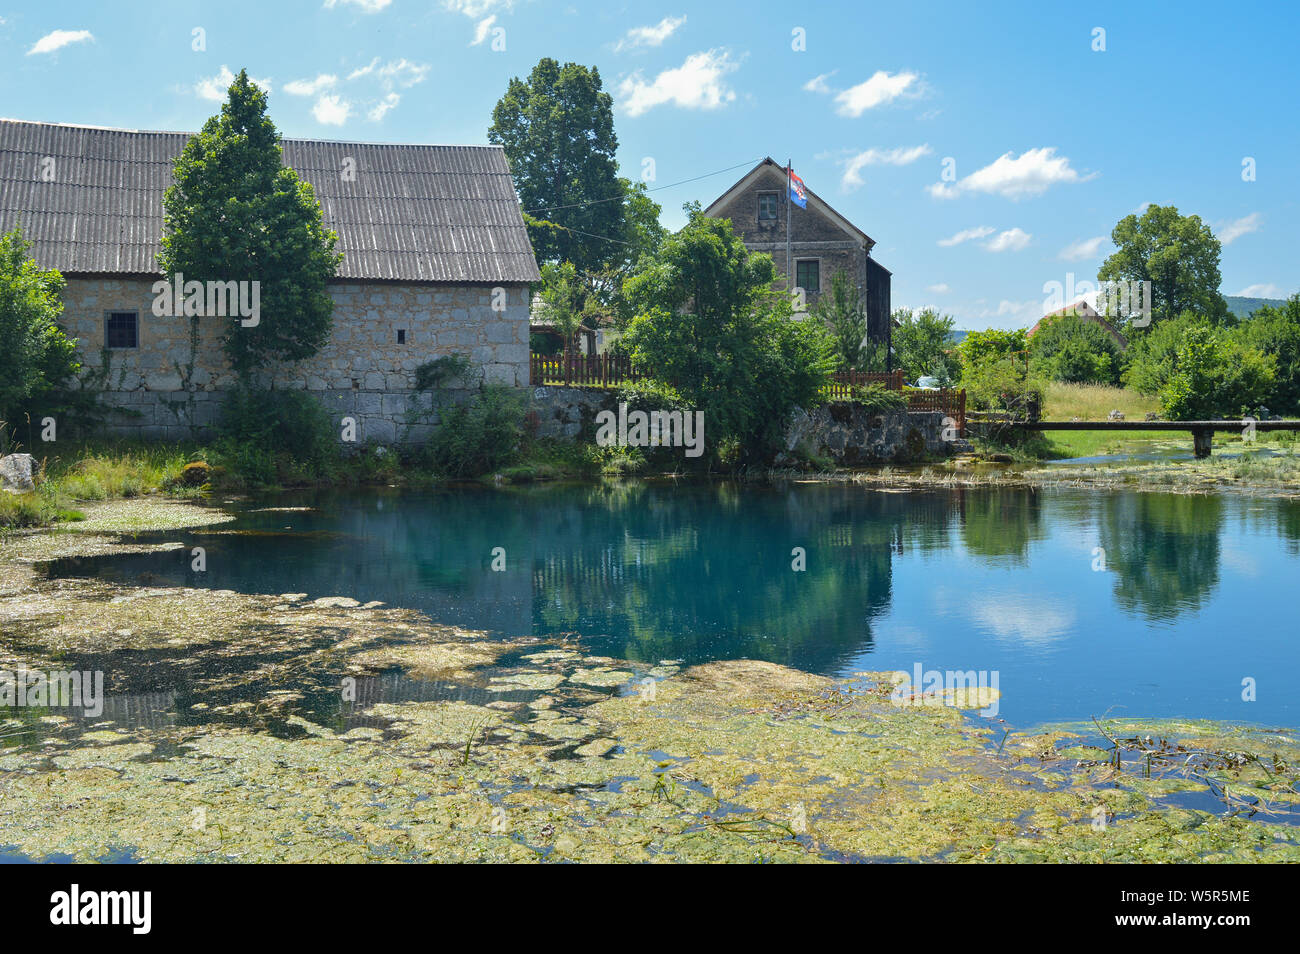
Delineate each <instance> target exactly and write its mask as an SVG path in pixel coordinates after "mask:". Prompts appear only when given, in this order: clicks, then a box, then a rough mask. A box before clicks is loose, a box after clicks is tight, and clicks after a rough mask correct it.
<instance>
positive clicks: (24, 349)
mask: <svg viewBox="0 0 1300 954" xmlns="http://www.w3.org/2000/svg"><path fill="white" fill-rule="evenodd" d="M30 248H31V243H30V242H27V241H26V240H24V239H23V235H22V230H21V229H20V228H19V227H18V226H14V229H13V231H11V232H9V233H8V234H6V235H4V236H0V422H8V423H9V424H13V423H14V422H15V421H16V420H17V418H18V416H19V414H20V413H21V412H22V410H23V409H24V408H26V407H28V406H30V405H31V403H32V402H33V401H35V400H39V399H42V398H45V397H48V396H50V395H51V394H52V393H54V392H57V391H59V390H61V389H62V388H64V387H65V386H66V384H67V383H68V382H69V380H70V379H71V378H73V377H75V375H76V374H77V372H78V371H80V370H81V365H80V363H79V362H78V361H77V356H76V346H77V342H76V339H73V338H69V337H68V336H67V335H66V334H64V332H63V329H62V328H60V327H59V324H58V322H59V318H60V316H61V315H62V314H63V299H62V297H61V295H62V292H63V287H64V281H63V276H62V275H60V274H59V273H58V272H57V271H55V270H54V269H49V270H45V269H42V268H41V267H40V266H39V265H37V264H36V262H34V261H33V260H32V259H31V258H30V257H29V256H28V254H27V253H28V250H29V249H30ZM53 409H54V408H52V407H51V408H49V410H53Z"/></svg>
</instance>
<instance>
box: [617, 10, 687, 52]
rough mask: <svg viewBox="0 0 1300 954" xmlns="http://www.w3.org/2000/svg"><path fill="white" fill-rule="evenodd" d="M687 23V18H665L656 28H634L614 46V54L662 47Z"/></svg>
mask: <svg viewBox="0 0 1300 954" xmlns="http://www.w3.org/2000/svg"><path fill="white" fill-rule="evenodd" d="M685 22H686V17H685V16H680V17H664V18H663V19H662V20H660V21H659V22H658V23H656V24H655V25H654V26H639V27H633V28H632V29H630V30H628V31H627V33H625V34H624V35H623V38H622V39H621V40H619V41H618V42H617V43H615V44H614V52H615V53H620V52H622V51H623V50H632V49H636V48H637V47H645V46H662V45H663V42H664V40H666V39H668V38H669V37H670V36H672V35H673V34H674V33H676V32H677V28H678V27H680V26H681V25H682V24H683V23H685Z"/></svg>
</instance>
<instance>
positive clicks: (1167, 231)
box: [1097, 205, 1228, 322]
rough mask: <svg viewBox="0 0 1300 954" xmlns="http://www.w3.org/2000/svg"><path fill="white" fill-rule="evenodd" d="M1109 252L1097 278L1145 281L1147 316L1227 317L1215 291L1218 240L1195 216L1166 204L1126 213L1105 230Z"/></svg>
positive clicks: (1161, 317)
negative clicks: (1147, 285)
mask: <svg viewBox="0 0 1300 954" xmlns="http://www.w3.org/2000/svg"><path fill="white" fill-rule="evenodd" d="M1110 237H1111V241H1113V242H1114V243H1115V251H1114V252H1113V253H1111V255H1110V257H1109V258H1107V259H1106V261H1105V262H1103V263H1102V266H1101V268H1100V269H1099V270H1098V272H1097V280H1098V281H1137V282H1147V281H1149V282H1150V283H1151V315H1152V318H1153V319H1167V318H1172V317H1174V316H1175V315H1179V314H1181V313H1182V312H1184V311H1195V312H1197V313H1199V314H1202V315H1205V316H1206V317H1208V318H1211V319H1213V320H1214V321H1216V322H1218V321H1223V320H1224V319H1225V318H1226V317H1227V315H1228V306H1227V303H1226V302H1225V301H1224V300H1223V296H1222V295H1220V294H1219V282H1220V275H1219V250H1220V246H1219V240H1218V239H1217V238H1215V237H1214V233H1213V232H1212V231H1211V230H1210V227H1209V226H1208V225H1206V224H1205V223H1204V222H1202V221H1201V219H1200V216H1196V215H1180V214H1179V213H1178V209H1177V208H1175V207H1174V206H1172V205H1167V206H1161V205H1151V206H1148V207H1147V209H1146V211H1145V212H1143V213H1142V215H1141V216H1140V217H1139V216H1138V215H1126V216H1125V217H1124V218H1122V219H1120V220H1119V222H1118V224H1116V226H1115V228H1114V229H1112V230H1111V233H1110Z"/></svg>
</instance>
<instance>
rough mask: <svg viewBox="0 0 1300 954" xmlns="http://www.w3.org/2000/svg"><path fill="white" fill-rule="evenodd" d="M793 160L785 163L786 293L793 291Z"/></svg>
mask: <svg viewBox="0 0 1300 954" xmlns="http://www.w3.org/2000/svg"><path fill="white" fill-rule="evenodd" d="M793 161H794V160H792V159H787V160H786V161H785V287H786V290H787V291H791V292H793V291H794V271H793V269H794V262H793V261H792V260H791V253H790V204H791V199H790V186H791V182H790V175H791V173H792V172H794V170H793V169H792V168H791V163H792V162H793Z"/></svg>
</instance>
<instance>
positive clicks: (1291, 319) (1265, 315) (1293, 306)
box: [1241, 295, 1300, 414]
mask: <svg viewBox="0 0 1300 954" xmlns="http://www.w3.org/2000/svg"><path fill="white" fill-rule="evenodd" d="M1241 333H1242V336H1243V340H1244V341H1245V342H1246V343H1247V344H1250V345H1252V346H1254V347H1256V348H1258V349H1259V350H1260V351H1262V352H1263V353H1264V354H1267V355H1272V357H1273V359H1274V361H1275V362H1276V363H1277V380H1276V383H1275V385H1274V389H1273V393H1272V395H1270V396H1269V398H1268V399H1267V400H1266V401H1265V403H1266V404H1267V405H1268V407H1269V409H1270V410H1273V411H1279V412H1282V413H1285V414H1295V413H1297V412H1300V295H1292V296H1291V297H1290V298H1288V299H1287V301H1286V304H1284V305H1280V306H1277V307H1274V306H1272V305H1265V306H1264V307H1263V308H1260V309H1259V310H1258V311H1256V312H1255V313H1254V314H1252V315H1251V316H1250V319H1249V320H1248V321H1246V322H1245V323H1244V324H1243V325H1242V326H1241Z"/></svg>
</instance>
